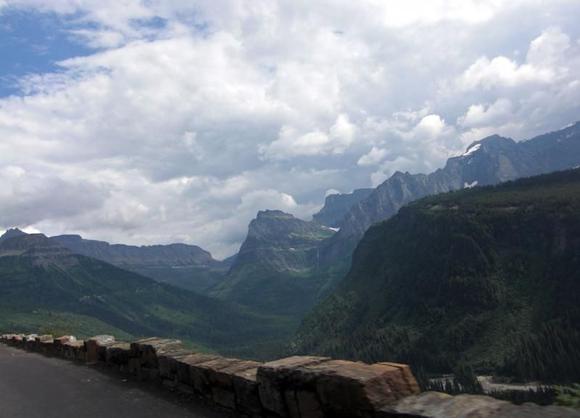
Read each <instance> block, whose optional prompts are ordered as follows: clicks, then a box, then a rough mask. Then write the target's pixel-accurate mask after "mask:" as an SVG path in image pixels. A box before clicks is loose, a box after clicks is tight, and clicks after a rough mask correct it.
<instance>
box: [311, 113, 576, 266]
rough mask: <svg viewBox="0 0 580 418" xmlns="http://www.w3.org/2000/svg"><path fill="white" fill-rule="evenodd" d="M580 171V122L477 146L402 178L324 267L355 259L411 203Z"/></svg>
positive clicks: (357, 217)
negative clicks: (367, 236)
mask: <svg viewBox="0 0 580 418" xmlns="http://www.w3.org/2000/svg"><path fill="white" fill-rule="evenodd" d="M578 166H580V122H579V123H576V124H575V125H572V126H569V127H567V128H565V129H562V130H559V131H556V132H551V133H547V134H544V135H541V136H538V137H535V138H532V139H529V140H526V141H521V142H515V141H514V140H512V139H510V138H503V137H501V136H498V135H493V136H490V137H487V138H484V139H482V140H480V141H476V142H474V143H473V144H471V145H470V146H469V147H468V148H467V150H466V151H465V153H464V154H463V155H460V156H458V157H453V158H450V159H449V160H448V161H447V163H446V165H445V167H443V168H441V169H438V170H436V171H434V172H433V173H430V174H410V173H402V172H397V173H395V174H394V175H393V176H392V177H390V178H389V179H387V180H386V181H385V182H384V183H382V184H381V185H379V186H378V187H377V188H376V189H375V190H374V191H373V192H372V193H371V194H370V195H369V196H368V197H367V198H366V199H363V200H362V201H360V202H359V203H357V204H355V205H353V206H352V207H351V208H350V210H349V211H348V212H347V213H346V214H345V215H344V218H343V219H342V220H341V221H340V227H341V229H340V231H339V232H338V233H337V234H336V235H335V236H333V237H332V238H330V239H329V240H327V241H326V242H324V243H323V245H322V246H321V262H322V264H323V265H332V264H334V263H336V262H337V261H339V262H342V261H343V260H344V259H345V258H347V259H348V258H349V257H350V256H351V255H352V251H353V250H354V248H355V247H356V245H357V243H358V242H359V241H360V239H361V238H362V236H363V234H364V233H365V231H366V230H367V229H368V228H369V227H370V226H371V225H372V224H374V223H376V222H380V221H383V220H385V219H388V218H389V217H391V216H393V215H395V214H396V213H397V211H398V210H399V209H400V208H401V207H403V206H404V205H406V204H407V203H409V202H412V201H415V200H417V199H420V198H422V197H425V196H430V195H435V194H438V193H445V192H448V191H452V190H460V189H464V188H469V187H473V186H486V185H493V184H498V183H502V182H505V181H509V180H514V179H517V178H521V177H529V176H535V175H539V174H545V173H550V172H554V171H558V170H565V169H572V168H575V167H578Z"/></svg>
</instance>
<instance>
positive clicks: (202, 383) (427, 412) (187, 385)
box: [0, 334, 580, 418]
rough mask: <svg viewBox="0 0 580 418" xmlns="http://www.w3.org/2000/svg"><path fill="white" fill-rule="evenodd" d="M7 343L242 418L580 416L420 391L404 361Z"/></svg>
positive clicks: (177, 347) (43, 340)
mask: <svg viewBox="0 0 580 418" xmlns="http://www.w3.org/2000/svg"><path fill="white" fill-rule="evenodd" d="M0 341H1V342H3V343H5V344H9V345H11V346H14V347H18V348H22V349H26V350H29V351H34V352H39V353H42V354H45V355H49V356H55V357H60V358H63V359H67V360H71V361H76V362H81V363H86V364H92V365H96V366H99V367H104V368H108V369H111V370H114V371H116V372H119V373H123V374H129V375H132V376H135V377H136V378H137V379H140V380H148V381H154V382H157V383H159V385H160V387H165V388H167V389H169V390H173V391H176V392H180V393H183V394H188V395H192V397H196V398H198V399H199V398H201V399H203V400H204V401H205V402H207V403H210V404H213V405H215V406H217V407H220V408H224V409H225V410H228V411H230V412H231V413H232V414H233V415H234V416H240V417H252V418H253V417H261V418H262V417H263V418H324V417H331V418H334V417H336V418H342V417H344V418H346V417H349V418H350V417H353V418H356V417H362V418H366V417H369V418H370V417H384V418H386V417H403V416H404V417H432V418H439V417H440V418H454V417H455V418H460V417H466V418H467V417H471V416H473V417H475V416H477V417H481V418H484V417H488V416H489V417H492V416H493V417H504V416H505V417H512V416H526V417H529V418H535V417H538V418H539V417H542V418H544V417H549V416H554V417H562V418H564V417H566V418H567V417H570V418H572V417H580V414H578V415H576V413H575V412H574V411H572V410H566V409H563V408H541V407H533V406H532V407H531V409H529V408H528V409H529V410H526V411H524V410H523V409H522V408H519V407H516V406H513V405H511V404H508V403H507V402H503V401H497V400H495V399H492V398H488V397H485V396H470V395H462V396H456V397H451V396H448V395H445V394H437V393H432V392H431V393H425V394H420V390H419V386H418V384H417V381H416V380H415V377H414V376H413V374H412V373H411V370H410V368H409V367H408V366H407V365H403V364H396V363H376V364H365V363H360V362H351V361H343V360H333V359H330V358H327V357H302V356H300V357H299V356H295V357H288V358H284V359H280V360H276V361H272V362H267V363H258V362H255V361H248V360H240V359H234V358H226V357H222V356H218V355H213V354H201V353H194V352H191V351H189V350H187V349H185V348H184V347H183V346H182V344H181V342H180V341H179V340H173V339H162V338H147V339H142V340H138V341H134V342H131V343H129V342H120V341H116V340H115V338H114V337H112V336H107V335H100V336H95V337H93V338H90V339H88V340H86V341H80V340H77V339H76V338H75V337H73V336H62V337H58V338H54V337H53V336H51V335H34V334H33V335H23V334H7V335H3V336H2V337H1V339H0ZM513 408H515V409H513ZM502 411H503V412H502ZM514 411H515V412H514ZM530 411H531V412H530ZM534 411H535V412H534ZM523 412H525V415H521V414H520V413H523ZM472 413H473V414H477V415H470V414H472ZM506 413H507V414H508V415H505V414H506ZM552 413H555V414H556V415H552ZM502 414H503V415H502ZM514 414H515V415H514ZM536 414H537V415H536Z"/></svg>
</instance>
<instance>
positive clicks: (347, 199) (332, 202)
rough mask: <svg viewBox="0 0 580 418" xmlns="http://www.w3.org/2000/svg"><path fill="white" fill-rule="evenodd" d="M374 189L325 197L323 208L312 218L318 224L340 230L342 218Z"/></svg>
mask: <svg viewBox="0 0 580 418" xmlns="http://www.w3.org/2000/svg"><path fill="white" fill-rule="evenodd" d="M373 191H374V189H357V190H355V191H353V192H352V193H344V194H342V193H341V194H331V195H329V196H326V199H325V201H324V206H323V207H322V209H320V211H319V212H318V213H316V214H314V216H313V217H312V219H313V220H314V221H316V222H318V223H319V224H322V225H326V226H329V227H332V228H340V227H341V225H342V221H343V219H344V216H345V215H346V214H347V213H348V211H349V210H350V209H351V208H352V207H353V206H354V205H356V204H358V203H360V202H361V201H363V200H364V199H366V198H367V197H369V196H370V194H371V193H372V192H373Z"/></svg>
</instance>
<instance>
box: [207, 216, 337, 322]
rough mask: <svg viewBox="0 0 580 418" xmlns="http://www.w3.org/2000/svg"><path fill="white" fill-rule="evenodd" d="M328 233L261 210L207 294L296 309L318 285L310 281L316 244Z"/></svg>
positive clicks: (312, 224)
mask: <svg viewBox="0 0 580 418" xmlns="http://www.w3.org/2000/svg"><path fill="white" fill-rule="evenodd" d="M333 234H334V231H332V230H331V229H330V228H328V227H325V226H322V225H320V224H318V223H316V222H306V221H303V220H300V219H297V218H295V217H294V216H292V215H289V214H287V213H284V212H281V211H274V210H268V211H261V212H259V213H258V216H257V217H256V219H254V220H253V221H252V222H251V223H250V225H249V227H248V235H247V237H246V240H245V241H244V243H243V244H242V247H241V249H240V252H239V253H238V255H237V256H236V259H235V261H234V263H233V265H232V267H231V269H230V272H229V273H228V276H227V278H226V280H225V281H224V282H223V283H221V284H220V285H219V286H217V287H216V288H215V290H214V292H212V294H213V295H216V296H218V297H220V298H225V299H228V300H230V301H234V302H236V303H240V304H243V305H247V306H250V307H252V308H255V309H258V310H264V311H266V312H277V313H289V312H290V313H295V312H299V311H301V310H302V309H305V306H307V304H308V300H307V299H308V298H309V297H311V296H312V293H316V288H317V286H318V285H319V284H318V283H317V282H316V281H315V280H313V279H312V275H313V273H314V272H315V271H316V269H317V268H318V245H319V244H320V242H322V240H324V239H326V238H328V237H330V236H331V235H333Z"/></svg>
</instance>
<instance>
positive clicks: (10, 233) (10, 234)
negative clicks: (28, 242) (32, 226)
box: [0, 228, 26, 242]
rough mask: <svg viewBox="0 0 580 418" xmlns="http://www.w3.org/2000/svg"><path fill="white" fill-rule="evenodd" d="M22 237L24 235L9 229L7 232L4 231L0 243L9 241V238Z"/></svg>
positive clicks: (14, 229)
mask: <svg viewBox="0 0 580 418" xmlns="http://www.w3.org/2000/svg"><path fill="white" fill-rule="evenodd" d="M22 235H26V233H25V232H22V231H21V230H20V229H18V228H12V229H9V230H8V231H6V232H5V233H4V234H3V235H2V236H0V242H2V241H4V240H7V239H10V238H16V237H21V236H22Z"/></svg>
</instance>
